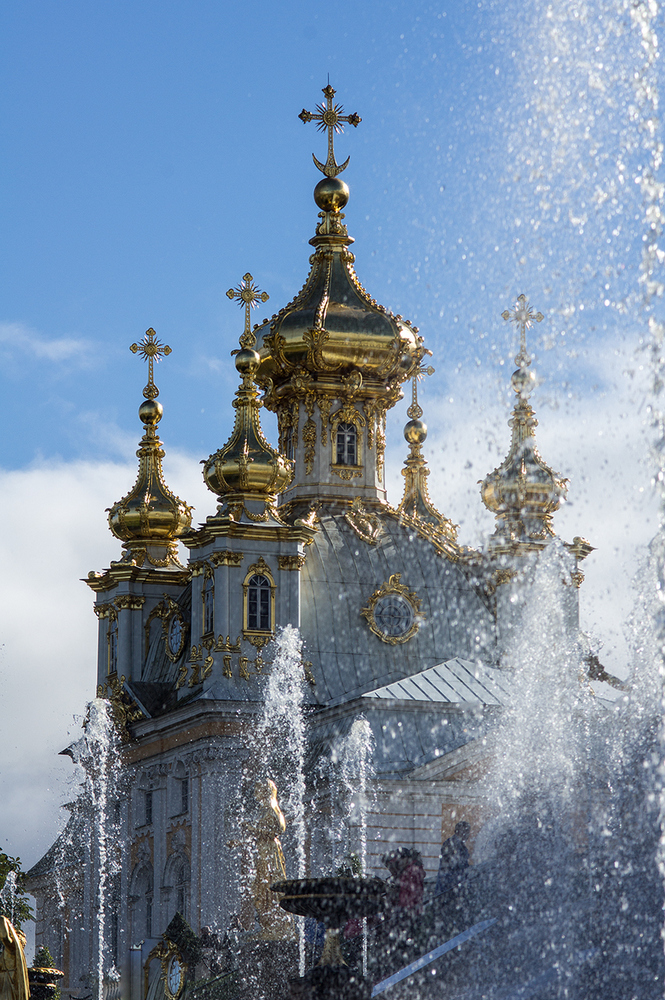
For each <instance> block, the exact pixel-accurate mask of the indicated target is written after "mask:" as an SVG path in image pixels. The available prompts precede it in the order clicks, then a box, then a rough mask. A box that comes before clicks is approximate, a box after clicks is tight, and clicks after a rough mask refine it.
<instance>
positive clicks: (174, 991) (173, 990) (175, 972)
mask: <svg viewBox="0 0 665 1000" xmlns="http://www.w3.org/2000/svg"><path fill="white" fill-rule="evenodd" d="M182 980H183V967H182V962H181V961H180V959H179V958H178V957H177V955H174V956H173V957H172V958H171V960H170V962H169V966H168V971H167V974H166V985H167V988H168V992H169V994H170V996H172V997H177V996H178V994H179V993H180V990H181V989H182Z"/></svg>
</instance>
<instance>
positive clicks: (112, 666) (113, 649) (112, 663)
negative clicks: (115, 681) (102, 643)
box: [106, 618, 118, 674]
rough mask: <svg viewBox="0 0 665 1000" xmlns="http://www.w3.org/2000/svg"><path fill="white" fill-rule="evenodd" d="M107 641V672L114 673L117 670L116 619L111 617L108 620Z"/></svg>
mask: <svg viewBox="0 0 665 1000" xmlns="http://www.w3.org/2000/svg"><path fill="white" fill-rule="evenodd" d="M106 641H107V642H108V645H109V649H108V672H109V673H110V674H115V673H117V672H118V619H117V618H112V619H110V621H109V628H108V632H107V633H106Z"/></svg>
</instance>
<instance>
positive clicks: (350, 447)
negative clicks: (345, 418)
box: [336, 424, 358, 465]
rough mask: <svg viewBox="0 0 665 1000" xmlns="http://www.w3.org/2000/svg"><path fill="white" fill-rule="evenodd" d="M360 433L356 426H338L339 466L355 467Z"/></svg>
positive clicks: (337, 450)
mask: <svg viewBox="0 0 665 1000" xmlns="http://www.w3.org/2000/svg"><path fill="white" fill-rule="evenodd" d="M357 437H358V432H357V430H356V425H355V424H338V425H337V442H336V445H337V447H336V452H337V454H336V463H337V465H355V464H356V451H357V447H356V445H357Z"/></svg>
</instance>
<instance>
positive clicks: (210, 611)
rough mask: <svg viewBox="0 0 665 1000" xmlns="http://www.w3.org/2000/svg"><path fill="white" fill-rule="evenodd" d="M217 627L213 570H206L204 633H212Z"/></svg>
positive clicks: (204, 584)
mask: <svg viewBox="0 0 665 1000" xmlns="http://www.w3.org/2000/svg"><path fill="white" fill-rule="evenodd" d="M214 629H215V581H214V579H213V576H212V570H210V571H209V573H208V572H206V576H205V580H204V583H203V634H204V635H212V633H213V631H214Z"/></svg>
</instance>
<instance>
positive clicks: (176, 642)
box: [168, 615, 184, 657]
mask: <svg viewBox="0 0 665 1000" xmlns="http://www.w3.org/2000/svg"><path fill="white" fill-rule="evenodd" d="M183 631H184V630H183V627H182V621H181V620H180V617H179V616H178V615H174V616H173V618H172V619H171V622H170V624H169V636H168V644H169V653H170V654H171V656H174V657H177V656H178V655H179V654H180V651H181V650H182V640H183Z"/></svg>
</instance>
